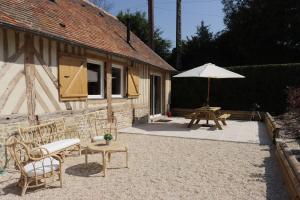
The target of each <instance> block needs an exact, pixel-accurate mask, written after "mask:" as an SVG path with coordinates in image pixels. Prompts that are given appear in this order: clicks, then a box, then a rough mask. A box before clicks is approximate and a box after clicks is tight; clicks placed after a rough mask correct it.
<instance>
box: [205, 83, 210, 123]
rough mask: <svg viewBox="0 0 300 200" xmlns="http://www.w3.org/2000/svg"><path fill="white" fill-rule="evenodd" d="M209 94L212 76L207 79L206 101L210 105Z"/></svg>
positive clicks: (207, 119) (207, 118) (207, 117)
mask: <svg viewBox="0 0 300 200" xmlns="http://www.w3.org/2000/svg"><path fill="white" fill-rule="evenodd" d="M209 96H210V78H208V79H207V99H206V103H207V106H208V107H209ZM209 117H210V116H209V114H208V115H207V116H206V124H208V121H209Z"/></svg>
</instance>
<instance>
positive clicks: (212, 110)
mask: <svg viewBox="0 0 300 200" xmlns="http://www.w3.org/2000/svg"><path fill="white" fill-rule="evenodd" d="M220 110H221V107H208V106H205V107H201V108H197V109H195V111H194V112H193V113H192V114H191V115H190V116H189V118H191V121H190V123H189V124H188V127H189V128H191V127H192V126H193V125H194V124H199V122H200V120H201V119H204V120H206V124H208V122H209V120H213V121H214V122H215V125H216V127H217V128H218V129H220V130H222V126H221V124H220V123H219V120H220V121H221V122H222V123H223V125H227V124H226V119H227V118H228V117H230V114H222V115H218V113H219V111H220Z"/></svg>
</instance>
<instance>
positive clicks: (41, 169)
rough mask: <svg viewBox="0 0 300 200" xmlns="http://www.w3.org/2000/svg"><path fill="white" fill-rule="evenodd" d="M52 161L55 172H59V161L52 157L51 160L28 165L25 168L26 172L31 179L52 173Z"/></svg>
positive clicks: (45, 159) (47, 159)
mask: <svg viewBox="0 0 300 200" xmlns="http://www.w3.org/2000/svg"><path fill="white" fill-rule="evenodd" d="M51 161H52V167H53V171H55V170H57V169H58V168H59V161H58V160H55V159H54V158H52V157H51V158H44V159H42V160H39V161H35V162H31V163H28V164H27V165H25V166H24V169H25V172H26V173H27V175H28V176H29V177H33V176H36V175H37V176H38V175H43V174H45V173H49V172H51V171H52V167H51ZM34 169H35V170H34Z"/></svg>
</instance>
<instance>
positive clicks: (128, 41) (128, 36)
mask: <svg viewBox="0 0 300 200" xmlns="http://www.w3.org/2000/svg"><path fill="white" fill-rule="evenodd" d="M130 29H131V28H130V17H128V19H127V43H128V44H130V40H131V38H130Z"/></svg>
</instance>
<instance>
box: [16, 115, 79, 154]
mask: <svg viewBox="0 0 300 200" xmlns="http://www.w3.org/2000/svg"><path fill="white" fill-rule="evenodd" d="M19 134H20V138H21V140H22V141H23V142H24V143H32V144H35V145H36V146H39V147H43V148H45V149H47V150H48V152H49V153H51V154H60V155H62V157H64V155H65V153H66V152H67V151H71V150H72V151H74V150H75V151H79V155H81V146H80V139H79V138H80V137H79V133H77V132H72V131H67V130H66V129H65V123H64V120H63V119H61V120H57V121H54V122H49V123H45V124H41V125H37V126H31V127H26V128H20V129H19ZM46 153H47V152H45V154H46Z"/></svg>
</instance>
